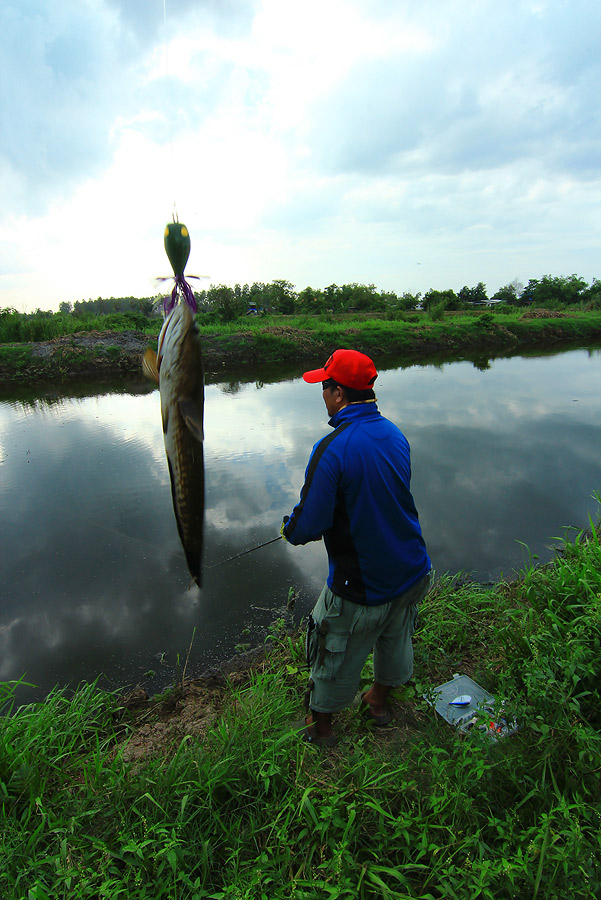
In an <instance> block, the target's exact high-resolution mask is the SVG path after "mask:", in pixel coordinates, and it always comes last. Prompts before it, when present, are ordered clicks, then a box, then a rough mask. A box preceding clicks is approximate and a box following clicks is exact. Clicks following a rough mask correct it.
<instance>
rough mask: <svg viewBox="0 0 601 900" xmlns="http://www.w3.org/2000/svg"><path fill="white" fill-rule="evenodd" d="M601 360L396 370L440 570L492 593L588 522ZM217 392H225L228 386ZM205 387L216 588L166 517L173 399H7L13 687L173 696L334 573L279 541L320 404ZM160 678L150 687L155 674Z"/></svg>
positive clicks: (288, 386)
mask: <svg viewBox="0 0 601 900" xmlns="http://www.w3.org/2000/svg"><path fill="white" fill-rule="evenodd" d="M600 362H601V354H600V353H599V352H598V351H596V352H594V353H588V352H586V351H573V352H570V353H563V354H560V355H553V356H545V357H537V358H525V357H514V358H511V359H499V360H494V361H493V362H492V363H491V364H490V365H489V366H488V367H487V366H483V365H475V364H474V362H469V361H463V362H456V363H444V364H443V363H441V364H439V365H437V366H419V365H413V366H410V367H406V368H391V369H383V370H382V371H381V375H380V378H379V380H378V383H377V388H378V389H377V394H378V399H379V405H380V409H381V410H382V412H383V413H384V414H385V415H388V416H389V417H390V418H391V419H393V420H394V421H396V422H397V423H398V424H399V425H400V426H401V428H403V430H404V431H405V433H406V434H407V437H408V438H409V441H410V443H411V447H412V461H413V482H412V487H413V492H414V496H415V499H416V503H417V506H418V509H419V511H420V518H421V521H422V527H423V531H424V536H425V538H426V541H427V544H428V549H429V552H430V555H431V557H432V560H433V564H434V566H435V568H436V569H437V570H438V571H439V572H442V571H447V570H449V571H458V570H466V571H469V572H473V573H474V574H475V576H476V577H478V578H480V579H481V580H489V579H493V578H496V577H498V576H499V575H500V574H501V573H505V574H510V573H511V572H512V570H513V569H514V568H516V567H519V566H520V565H521V564H522V561H523V559H524V550H523V548H522V547H521V545H520V544H519V543H518V542H519V541H522V542H524V543H525V544H528V546H529V547H530V550H531V551H532V552H533V553H536V554H539V555H540V556H541V558H543V559H544V558H548V557H549V556H550V550H549V549H548V548H549V546H550V545H551V544H552V543H553V538H554V537H555V536H558V537H560V536H561V535H562V534H563V530H564V528H565V527H567V526H570V525H575V526H577V527H579V528H581V527H586V525H587V521H588V514H589V513H591V512H592V513H594V512H596V503H595V501H594V500H593V499H592V493H593V491H594V490H596V489H598V488H599V487H600V486H601V477H600V475H601V473H600V470H599V460H600V459H601V452H600V451H601V365H600ZM219 377H220V379H221V380H218V378H219ZM274 379H275V375H274V373H269V372H265V373H264V372H263V371H261V378H260V380H259V379H257V380H256V381H255V382H252V383H249V382H244V381H243V380H242V379H241V378H234V379H232V380H229V381H225V380H223V376H218V375H216V376H215V377H214V378H212V379H209V381H210V382H211V381H212V383H209V384H208V385H207V391H206V393H207V397H206V405H205V429H206V447H205V464H206V473H207V485H206V510H207V511H206V549H205V573H204V583H203V588H202V590H201V591H199V590H198V589H196V588H195V587H194V588H189V586H188V574H187V569H186V565H185V560H184V558H183V553H182V550H181V545H180V543H179V538H178V535H177V529H176V526H175V521H174V517H173V510H172V506H171V495H170V487H169V476H168V472H167V465H166V461H165V455H164V449H163V439H162V433H161V428H160V416H159V400H158V393H157V392H156V391H149V390H148V387H147V386H142V385H138V384H134V385H128V386H127V388H126V389H125V388H124V386H123V384H122V385H121V387H120V390H119V392H106V393H103V394H100V395H96V396H81V397H78V398H67V397H60V396H58V395H55V396H53V397H33V396H28V397H23V396H22V397H21V398H20V399H18V400H12V401H5V402H2V403H0V484H1V486H2V493H1V495H0V564H1V566H2V576H3V589H2V598H1V605H0V679H10V678H18V677H19V676H21V675H23V674H25V675H26V678H27V680H29V681H32V682H33V683H35V684H37V685H39V686H40V688H41V690H42V691H44V690H47V689H48V688H50V687H51V686H52V685H54V684H55V683H61V684H64V683H66V682H76V681H78V680H81V679H86V680H89V679H93V678H94V677H96V676H97V675H98V674H99V673H104V676H105V679H104V683H107V684H110V685H118V684H124V683H136V682H138V681H144V683H145V684H147V685H148V687H149V689H150V690H157V689H159V688H161V687H163V686H164V685H165V684H168V683H170V682H171V681H172V680H173V677H174V675H175V670H176V667H177V660H178V654H179V655H180V658H181V657H182V656H183V655H184V654H185V652H186V649H187V647H188V645H189V643H190V639H191V636H192V632H193V629H194V628H196V636H195V641H194V646H193V651H192V656H191V661H190V665H189V671H190V672H194V671H199V670H201V669H203V668H205V667H206V665H207V664H208V663H210V662H212V661H216V660H218V659H219V658H223V657H225V656H228V655H230V654H231V653H232V652H233V649H234V647H235V645H236V644H238V643H240V642H250V643H252V642H253V641H254V640H257V639H259V638H260V637H261V635H262V634H263V633H264V629H265V628H266V626H267V625H268V624H269V622H270V621H271V620H272V619H273V618H274V615H276V614H277V610H278V609H281V608H282V607H283V605H284V604H285V602H286V598H287V595H288V589H289V588H290V587H291V586H294V587H295V588H296V589H297V590H298V591H299V601H298V607H297V608H298V614H299V615H301V614H303V613H305V612H306V611H307V610H308V609H309V608H310V605H311V603H312V601H313V598H314V595H315V593H316V591H318V590H319V588H320V587H321V584H322V583H323V579H324V578H325V574H326V557H325V552H324V550H323V547H322V545H321V544H314V545H310V546H307V547H305V548H292V547H289V546H288V545H286V544H284V543H283V542H279V543H276V544H273V545H271V546H269V547H265V548H264V549H262V550H258V551H257V552H255V553H250V554H248V555H246V556H244V557H241V558H240V559H238V560H235V561H233V562H231V563H228V564H225V565H220V563H221V562H222V561H223V560H225V559H228V558H229V557H230V556H234V555H235V554H237V553H240V551H241V550H244V549H248V548H251V547H254V546H256V545H258V544H260V543H262V542H264V541H268V540H269V539H270V538H272V537H274V536H275V535H277V533H278V530H279V526H280V523H281V519H282V515H283V514H284V513H286V512H289V510H290V508H291V507H292V506H293V505H294V503H295V502H296V501H297V498H298V492H299V489H300V486H301V484H302V481H303V475H304V469H305V465H306V462H307V457H308V453H309V450H310V447H311V446H312V444H313V443H314V442H315V441H316V440H317V439H318V438H319V437H320V436H322V435H323V434H325V433H326V431H327V430H328V427H327V424H326V415H325V409H324V408H323V405H322V400H321V392H320V391H319V390H318V389H317V388H315V387H314V386H309V385H306V384H305V383H304V382H303V381H302V380H300V379H299V378H298V377H296V378H291V379H289V380H284V381H282V380H279V381H277V380H274ZM151 671H154V672H155V674H154V675H150V674H149V673H150V672H151Z"/></svg>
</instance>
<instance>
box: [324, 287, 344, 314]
mask: <svg viewBox="0 0 601 900" xmlns="http://www.w3.org/2000/svg"><path fill="white" fill-rule="evenodd" d="M323 295H324V297H325V302H326V309H331V310H332V311H333V312H339V311H340V310H341V309H342V304H343V300H342V288H341V287H339V285H337V284H329V285H328V286H327V287H326V288H324V291H323Z"/></svg>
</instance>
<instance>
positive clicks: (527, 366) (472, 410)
mask: <svg viewBox="0 0 601 900" xmlns="http://www.w3.org/2000/svg"><path fill="white" fill-rule="evenodd" d="M550 383H552V385H553V389H552V390H549V384H550ZM376 384H377V390H376V393H377V396H378V400H379V406H380V409H381V411H382V412H383V413H384V415H386V416H388V418H390V419H392V420H393V421H394V422H396V423H397V424H398V425H399V427H400V428H401V429H402V430H405V429H406V430H407V432H409V433H411V432H412V431H413V429H414V427H415V426H418V425H423V424H431V423H432V421H433V419H435V420H436V421H437V422H438V423H440V424H448V425H456V424H457V423H461V425H462V426H469V425H470V423H472V422H473V423H474V425H475V426H476V427H479V428H481V427H485V426H486V427H489V428H491V429H493V430H502V429H503V428H504V427H505V425H506V423H514V422H516V421H519V420H528V421H532V420H534V419H541V418H544V417H545V416H547V415H550V414H553V413H555V414H558V413H562V414H566V415H568V416H570V417H571V418H574V419H575V420H576V421H579V420H582V419H583V418H584V417H590V420H591V421H594V420H595V417H597V420H598V416H599V406H598V397H599V391H600V390H601V372H600V371H599V368H598V367H595V366H594V359H591V358H590V357H589V355H588V353H587V351H584V350H583V351H574V352H572V353H566V354H564V355H557V356H551V357H541V358H536V359H529V358H520V357H511V358H509V359H498V360H494V361H493V363H492V366H491V368H490V369H488V370H487V371H484V372H482V371H480V370H478V369H476V368H475V367H474V366H473V365H472V363H470V362H458V363H447V364H445V365H443V366H441V367H440V368H433V367H428V366H423V367H422V366H414V367H411V368H408V369H403V370H393V371H384V372H382V373H381V374H380V377H379V379H378V381H377V383H376ZM574 400H577V401H578V402H577V403H574ZM576 406H578V407H579V409H575V408H574V407H576ZM407 436H408V437H409V436H410V434H408V435H407Z"/></svg>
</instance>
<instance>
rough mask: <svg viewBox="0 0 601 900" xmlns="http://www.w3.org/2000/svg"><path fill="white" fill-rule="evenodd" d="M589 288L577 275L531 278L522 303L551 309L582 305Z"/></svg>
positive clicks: (523, 293) (523, 294) (522, 297)
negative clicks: (553, 307)
mask: <svg viewBox="0 0 601 900" xmlns="http://www.w3.org/2000/svg"><path fill="white" fill-rule="evenodd" d="M587 289H588V286H587V284H586V281H584V279H582V278H579V277H578V276H577V275H570V276H569V277H567V278H566V277H565V276H552V275H545V276H543V278H541V279H540V280H538V279H536V278H531V279H530V281H529V282H528V284H527V285H526V287H525V288H524V290H523V292H522V296H521V298H520V299H521V301H522V303H529V304H531V305H533V306H540V307H550V306H563V305H568V306H570V305H573V304H574V303H580V302H581V301H582V300H583V299H584V298H585V296H586V291H587Z"/></svg>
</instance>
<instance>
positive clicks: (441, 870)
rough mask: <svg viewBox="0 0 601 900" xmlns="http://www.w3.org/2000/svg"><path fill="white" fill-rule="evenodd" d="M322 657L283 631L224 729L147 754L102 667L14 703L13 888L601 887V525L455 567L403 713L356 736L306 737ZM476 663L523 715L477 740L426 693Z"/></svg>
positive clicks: (566, 893) (1, 740)
mask: <svg viewBox="0 0 601 900" xmlns="http://www.w3.org/2000/svg"><path fill="white" fill-rule="evenodd" d="M302 657H303V649H302V640H300V639H296V638H294V639H293V638H290V637H288V636H286V635H284V634H282V635H281V636H280V637H279V638H278V639H277V640H276V641H274V642H273V646H272V649H271V650H270V652H269V654H268V657H267V661H266V663H265V664H264V665H263V666H262V667H260V668H259V669H257V670H255V671H252V672H250V674H249V676H248V680H247V682H246V683H244V684H243V685H242V686H238V687H234V686H231V687H230V689H229V690H227V691H226V692H225V695H224V698H223V703H222V706H221V708H220V709H219V711H218V715H217V718H216V720H215V723H214V725H213V727H212V728H211V729H210V730H209V731H208V733H207V734H206V736H205V737H204V739H199V738H192V737H189V738H186V739H185V740H184V741H183V742H182V743H181V745H180V746H179V747H178V748H175V749H174V751H173V752H169V753H166V754H165V755H164V756H162V757H161V758H158V759H148V760H146V761H142V762H137V763H135V764H133V763H128V762H126V757H125V756H124V753H123V749H122V748H123V742H124V740H125V738H126V737H127V730H128V729H129V728H131V727H132V725H131V723H129V724H128V721H127V719H124V718H123V716H122V714H121V713H122V711H121V713H119V711H118V706H117V698H116V696H115V695H112V694H106V693H103V692H101V691H99V690H98V689H96V688H95V687H94V686H93V685H88V686H84V687H82V688H81V689H80V690H79V691H78V692H77V693H76V695H75V697H74V698H73V699H71V700H69V699H67V697H66V695H65V694H64V693H63V692H61V691H56V692H54V693H53V694H51V695H50V696H49V697H48V699H47V700H46V701H45V702H44V703H39V704H35V705H32V706H27V707H23V708H21V709H17V710H13V711H12V715H6V716H5V718H4V719H3V720H2V730H1V732H0V804H1V806H0V808H1V812H2V837H1V838H0V841H1V844H0V846H1V853H2V866H1V867H0V891H1V895H2V897H3V898H6V900H13V898H14V900H16V898H28V900H47V898H52V900H55V898H58V897H65V898H66V897H68V898H69V900H92V898H93V900H97V898H111V900H113V898H119V897H123V898H128V900H137V898H140V900H142V898H148V900H151V898H152V900H163V898H164V900H167V898H169V900H175V898H178V900H179V898H186V900H193V898H199V900H200V898H213V900H221V898H239V900H243V898H244V900H255V898H256V900H263V898H269V900H272V898H276V900H277V898H282V900H284V898H285V900H290V898H299V900H315V898H317V897H324V898H348V900H351V898H353V900H354V898H398V900H403V898H421V900H438V898H454V900H464V898H470V897H473V898H476V897H478V898H480V897H483V898H490V900H492V898H495V900H498V898H519V900H535V898H537V897H539V898H545V900H552V898H557V900H559V898H561V900H567V898H581V897H595V896H599V891H600V890H601V827H600V826H601V799H600V798H601V784H600V782H601V766H600V762H601V736H600V726H601V713H600V710H601V687H600V684H601V682H600V679H599V664H600V663H599V660H600V658H601V544H600V540H599V530H598V528H597V529H596V528H593V529H592V532H591V533H589V534H584V533H582V534H580V535H578V536H577V537H576V538H574V539H573V540H571V541H570V540H566V541H565V542H564V544H563V546H562V547H561V548H560V550H559V552H558V554H557V557H556V559H555V560H554V562H553V563H551V564H549V565H547V566H545V567H542V568H534V567H530V568H528V569H527V570H526V571H525V572H523V573H522V575H521V576H520V578H519V579H518V580H517V581H515V582H512V583H499V584H497V585H495V586H494V587H493V588H492V589H489V588H485V587H483V586H481V585H478V584H475V583H472V582H471V581H470V580H469V579H467V578H461V577H451V576H448V575H446V576H443V577H440V578H439V579H438V580H437V582H436V584H435V587H434V589H433V590H432V591H431V593H430V595H429V596H428V598H427V599H426V601H425V602H424V604H423V606H422V609H421V610H420V625H419V629H418V632H417V635H416V667H415V684H414V685H412V686H408V687H407V688H405V689H404V690H403V691H399V692H397V698H396V708H397V715H398V718H399V722H400V724H399V727H397V728H393V729H390V730H381V731H380V732H378V733H374V732H371V731H363V730H361V727H360V726H359V724H358V718H357V715H356V713H355V712H354V711H353V710H350V711H347V712H345V713H344V715H343V716H341V718H340V723H339V724H340V730H341V734H342V740H341V743H340V744H339V746H338V747H337V748H334V749H332V750H328V751H323V752H318V751H315V750H314V749H313V748H312V747H310V746H307V745H305V744H302V743H301V742H299V740H298V738H297V737H296V736H295V733H294V731H293V730H292V728H291V723H292V722H293V721H294V720H295V719H298V718H299V714H300V695H301V692H302V687H303V684H304V681H305V678H306V674H305V673H304V671H303V662H302ZM458 669H459V670H460V671H464V672H467V673H468V674H472V676H473V677H474V678H475V679H476V680H477V681H479V682H480V683H481V684H482V685H483V686H484V687H485V688H487V689H488V690H489V691H490V692H491V693H493V694H494V695H495V696H496V697H497V698H504V699H505V701H506V707H505V709H506V714H507V715H509V716H512V715H515V716H516V718H517V720H518V722H519V724H520V730H519V731H518V732H517V734H515V735H513V736H511V737H508V738H505V739H504V740H501V741H498V742H497V743H494V742H492V741H491V740H490V739H489V738H488V737H487V736H486V735H484V734H482V733H481V732H479V731H477V732H471V733H470V734H469V735H468V736H467V737H465V738H464V739H460V738H459V737H458V735H457V733H456V732H455V731H454V730H453V729H452V728H450V726H448V725H446V724H445V723H444V722H443V721H442V720H441V719H440V718H438V717H437V714H436V713H435V712H434V711H433V709H432V708H431V706H429V705H428V704H427V702H426V701H425V700H424V699H423V695H428V694H429V693H431V691H432V688H433V687H434V686H436V685H437V684H440V683H442V682H443V681H446V680H448V679H449V678H450V677H451V675H452V673H453V672H454V671H457V670H458ZM364 677H365V681H366V683H367V682H368V681H369V677H370V672H369V663H368V664H367V665H366V669H365V671H364ZM14 688H15V686H14V685H8V684H5V685H4V699H5V703H4V712H5V714H7V713H8V712H9V711H10V705H11V697H12V696H13V692H14Z"/></svg>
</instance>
